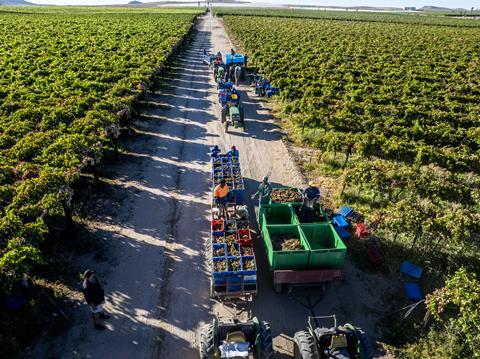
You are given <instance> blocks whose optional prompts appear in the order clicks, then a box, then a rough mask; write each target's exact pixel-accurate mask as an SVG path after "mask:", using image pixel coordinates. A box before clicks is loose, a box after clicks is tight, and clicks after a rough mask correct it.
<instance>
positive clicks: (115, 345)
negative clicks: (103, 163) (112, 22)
mask: <svg viewBox="0 0 480 359" xmlns="http://www.w3.org/2000/svg"><path fill="white" fill-rule="evenodd" d="M230 47H231V43H230V41H229V39H228V37H227V35H226V33H225V30H224V28H223V26H222V24H221V22H220V21H219V20H217V19H215V18H212V17H204V18H201V19H200V21H199V24H198V31H197V34H196V36H195V39H194V41H193V43H192V44H191V46H190V47H189V48H188V49H187V51H186V52H185V53H184V54H183V55H182V56H181V57H180V58H179V61H178V64H177V66H176V68H175V69H174V75H175V76H176V77H175V79H174V80H172V81H171V82H170V83H169V85H168V88H167V89H166V90H165V91H162V93H161V94H158V95H156V96H154V98H153V102H154V103H153V104H154V105H158V106H154V107H153V108H152V107H149V109H145V111H146V112H147V113H146V114H145V116H146V117H148V118H149V119H148V120H147V121H141V122H139V124H138V128H139V132H141V135H139V136H138V138H137V139H136V140H135V141H133V142H132V143H130V144H129V146H128V148H129V150H128V151H127V153H126V154H124V156H123V157H124V158H126V160H124V161H122V163H120V164H117V165H115V166H113V167H112V173H114V176H112V179H107V178H105V179H104V181H105V182H106V183H108V185H109V186H111V187H112V188H113V191H114V192H115V193H121V195H120V196H122V197H124V198H123V199H122V202H121V203H122V205H121V206H120V207H118V208H113V205H112V204H111V203H110V202H109V201H106V202H104V204H103V211H101V213H106V214H105V215H100V216H99V217H98V218H97V221H94V222H92V224H91V227H92V231H94V232H96V233H97V235H98V237H99V238H101V239H102V240H103V242H104V244H105V246H106V248H107V253H106V254H107V255H106V257H107V259H108V260H107V261H104V262H102V263H95V262H94V261H93V259H91V258H88V259H87V262H86V263H87V264H88V265H89V266H92V267H95V268H96V269H97V271H98V274H99V277H100V278H101V279H102V280H103V281H104V283H105V289H106V291H107V294H108V300H107V302H108V303H107V306H106V309H107V310H108V312H110V313H111V314H112V318H111V319H110V320H109V321H108V329H107V330H106V331H103V332H95V331H94V330H93V328H92V324H91V322H90V318H89V315H88V308H87V307H86V306H80V307H79V310H78V318H76V320H75V324H74V325H73V327H72V328H71V329H70V330H69V331H68V332H67V333H65V335H64V336H62V337H60V338H57V339H56V340H54V341H49V342H45V341H42V343H40V344H39V345H37V347H36V348H35V349H34V350H33V352H32V354H31V356H32V357H51V358H52V357H53V358H56V357H62V358H162V359H166V358H172V359H173V358H182V359H190V358H197V357H198V350H197V344H198V343H197V341H198V329H199V328H200V326H201V325H202V324H204V323H205V322H207V321H209V320H210V319H211V318H212V315H213V314H217V313H218V314H220V315H222V316H233V315H235V313H236V311H235V308H232V307H231V306H228V305H226V306H225V305H222V304H220V303H218V302H216V301H214V300H212V299H210V297H209V266H208V252H207V250H206V245H205V243H206V241H207V239H208V236H209V221H208V218H209V211H210V204H209V203H210V191H211V184H210V165H209V157H208V154H207V153H208V148H209V146H211V145H213V144H218V145H220V146H221V147H222V148H223V149H228V148H229V147H230V146H231V145H233V144H234V145H236V146H237V147H238V149H239V150H240V161H241V164H242V170H243V174H244V177H245V181H246V187H247V191H248V192H249V193H253V192H254V191H255V190H256V187H257V186H258V183H259V182H258V181H259V180H261V178H262V177H263V176H264V175H269V177H270V179H271V182H272V183H273V184H275V185H279V184H281V185H295V186H298V185H302V184H303V183H302V182H303V180H302V177H301V175H300V173H299V171H298V170H297V169H296V168H295V164H294V162H293V161H292V159H291V157H290V155H289V153H288V151H287V148H286V146H285V145H284V143H283V142H282V141H281V133H280V131H279V130H278V128H277V126H276V125H275V123H274V119H273V118H272V117H271V116H270V115H269V112H268V110H267V109H266V108H264V107H263V106H262V103H261V102H260V101H259V99H257V98H256V97H255V96H254V95H253V94H252V92H251V91H250V90H249V88H248V87H244V88H242V90H243V94H242V100H243V104H244V107H245V114H246V126H247V131H246V133H242V132H240V131H235V132H233V131H232V133H230V134H225V132H224V130H223V127H222V126H221V125H220V121H219V120H218V114H219V113H218V104H217V101H216V93H215V85H214V82H213V80H212V75H211V73H210V71H209V69H208V67H207V66H206V65H204V64H202V61H201V54H202V51H203V49H204V48H206V49H211V50H212V51H222V52H225V51H226V50H228V49H230ZM249 205H250V212H251V214H253V212H254V210H253V201H252V202H250V203H249ZM253 218H254V217H253V215H252V219H253ZM255 246H256V253H257V262H258V267H259V294H258V296H257V297H256V298H255V300H254V301H253V303H252V304H251V306H250V308H249V309H250V310H251V312H252V314H253V315H256V316H258V317H259V318H260V319H262V320H267V321H269V322H270V323H271V326H272V331H273V334H274V345H275V349H276V351H277V354H276V357H277V358H290V355H289V353H291V350H292V344H291V341H290V340H289V339H288V338H290V337H293V334H294V333H295V331H297V330H301V329H303V328H305V325H306V320H307V316H309V315H312V314H315V315H329V314H336V315H337V317H338V319H339V321H340V322H345V321H349V322H352V323H354V324H356V325H359V326H361V327H363V328H364V329H365V331H366V332H367V333H368V334H369V335H370V336H371V337H372V339H374V338H376V337H378V336H379V335H380V333H378V331H377V330H376V325H375V323H376V320H377V319H378V311H377V310H378V307H379V306H380V303H381V300H380V297H381V295H382V293H383V292H384V291H385V290H386V284H385V282H384V281H383V280H382V279H381V277H379V276H373V275H366V274H364V273H362V272H360V271H358V270H357V269H355V268H354V267H353V266H352V265H351V264H349V263H348V264H347V266H346V280H345V281H343V282H338V283H334V284H331V285H330V286H329V288H328V289H327V291H326V293H325V296H323V298H322V295H321V293H320V291H319V290H317V289H311V290H308V291H306V292H305V291H304V292H299V293H290V294H288V293H283V294H280V295H279V294H275V293H274V291H273V288H272V285H271V275H270V273H269V271H268V266H267V262H266V258H265V254H264V250H263V247H262V246H261V244H260V243H258V242H257V243H255ZM320 299H321V300H320Z"/></svg>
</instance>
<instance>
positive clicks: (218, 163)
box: [212, 154, 245, 205]
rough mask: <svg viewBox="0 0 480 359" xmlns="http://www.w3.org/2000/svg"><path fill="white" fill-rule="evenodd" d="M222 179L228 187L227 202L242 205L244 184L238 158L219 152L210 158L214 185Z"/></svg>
mask: <svg viewBox="0 0 480 359" xmlns="http://www.w3.org/2000/svg"><path fill="white" fill-rule="evenodd" d="M222 179H224V180H225V181H227V186H228V188H230V192H229V194H228V202H229V203H232V204H236V205H243V204H244V201H245V184H244V182H243V177H242V171H241V169H240V160H239V158H238V157H235V156H229V155H226V154H220V155H218V157H213V158H212V181H213V186H214V187H215V186H216V185H218V184H219V183H220V181H221V180H222Z"/></svg>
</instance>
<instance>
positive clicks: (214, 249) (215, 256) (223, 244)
mask: <svg viewBox="0 0 480 359" xmlns="http://www.w3.org/2000/svg"><path fill="white" fill-rule="evenodd" d="M220 248H223V249H224V255H223V256H219V255H216V254H215V251H216V250H218V249H220ZM226 256H227V247H226V244H225V243H213V244H212V258H219V257H226Z"/></svg>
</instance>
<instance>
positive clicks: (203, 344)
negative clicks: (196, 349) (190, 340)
mask: <svg viewBox="0 0 480 359" xmlns="http://www.w3.org/2000/svg"><path fill="white" fill-rule="evenodd" d="M214 354H215V333H214V328H213V324H207V325H205V326H204V327H203V328H202V331H201V332H200V359H213V357H214Z"/></svg>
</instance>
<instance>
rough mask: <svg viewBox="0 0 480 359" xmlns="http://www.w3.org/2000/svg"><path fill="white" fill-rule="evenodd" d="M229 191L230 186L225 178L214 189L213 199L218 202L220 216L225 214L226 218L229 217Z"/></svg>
mask: <svg viewBox="0 0 480 359" xmlns="http://www.w3.org/2000/svg"><path fill="white" fill-rule="evenodd" d="M229 191H230V189H229V188H228V186H227V181H225V179H222V180H221V181H220V184H218V185H217V186H216V187H215V189H214V190H213V199H214V201H215V203H216V204H217V207H218V212H219V213H218V214H219V217H221V216H222V215H223V217H224V218H226V219H228V208H227V197H228V192H229Z"/></svg>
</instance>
